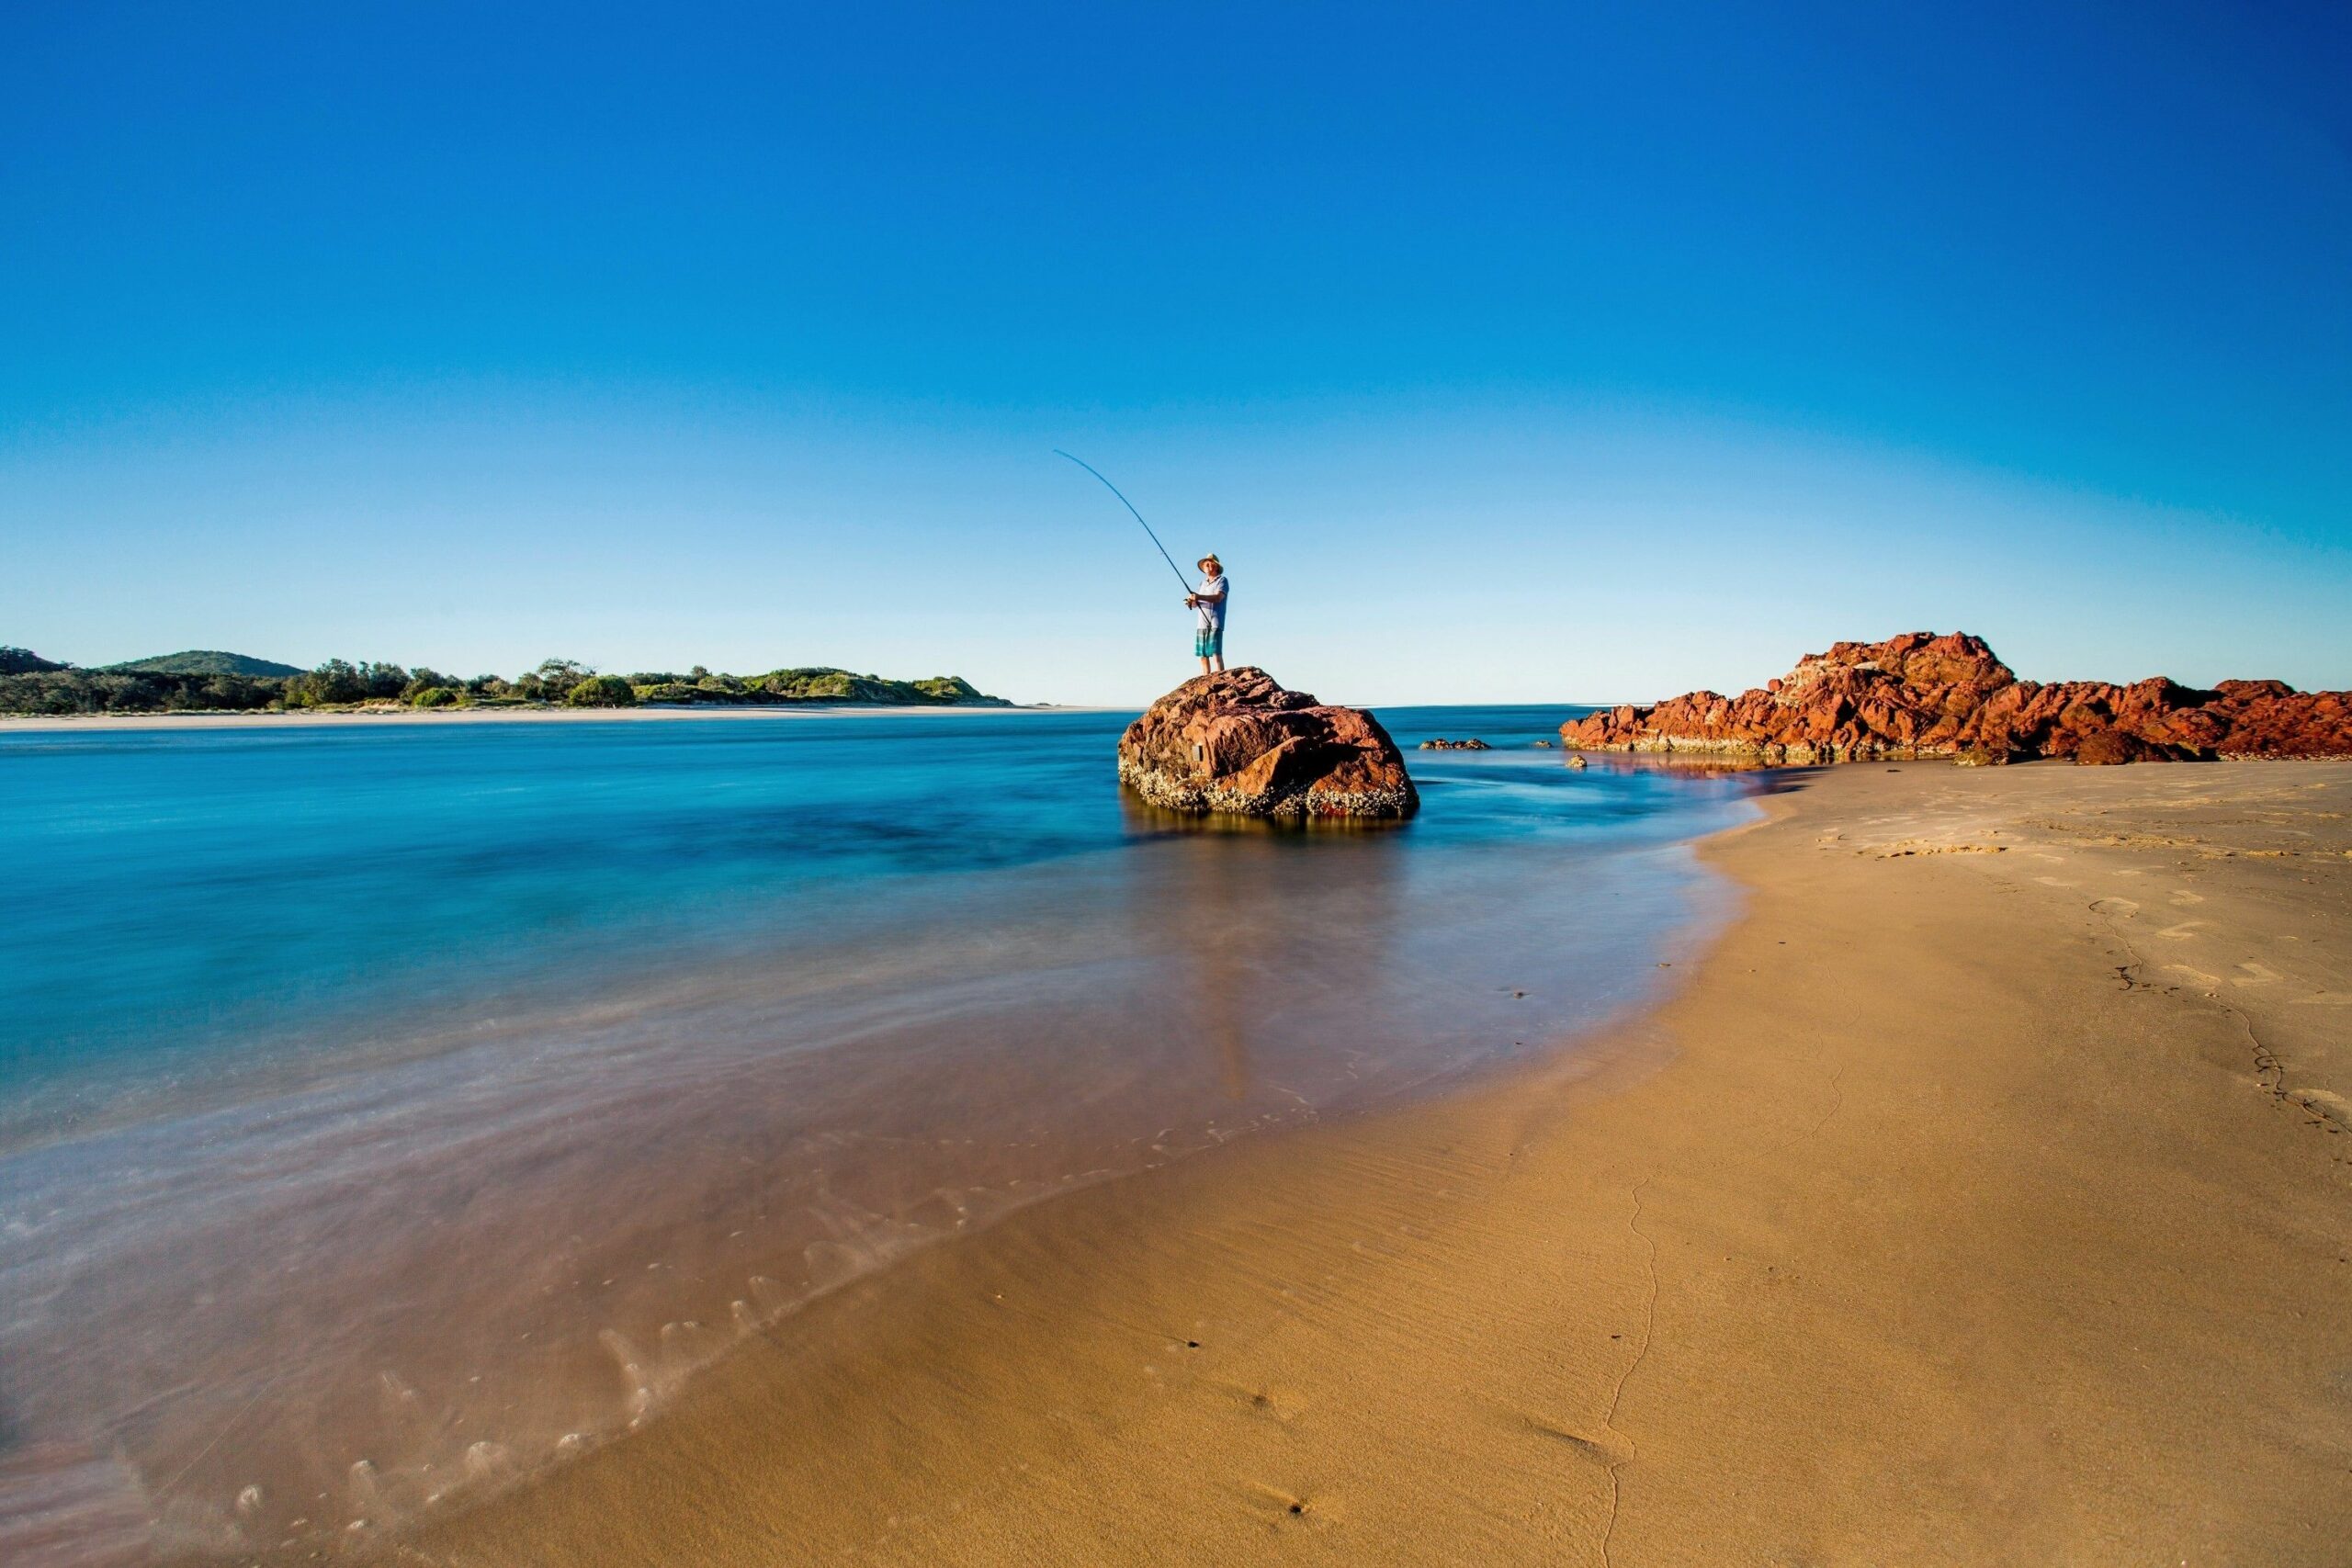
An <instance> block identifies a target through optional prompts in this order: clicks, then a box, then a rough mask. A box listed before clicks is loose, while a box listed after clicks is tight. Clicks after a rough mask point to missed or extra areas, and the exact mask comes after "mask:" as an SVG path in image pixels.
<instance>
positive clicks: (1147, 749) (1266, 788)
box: [1119, 666, 1421, 817]
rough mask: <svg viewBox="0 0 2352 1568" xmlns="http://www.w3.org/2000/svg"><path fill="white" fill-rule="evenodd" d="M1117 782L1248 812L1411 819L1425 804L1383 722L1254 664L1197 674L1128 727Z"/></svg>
mask: <svg viewBox="0 0 2352 1568" xmlns="http://www.w3.org/2000/svg"><path fill="white" fill-rule="evenodd" d="M1119 781H1120V782H1121V783H1122V784H1125V785H1127V786H1128V787H1129V788H1131V789H1133V790H1134V791H1135V792H1136V794H1137V795H1142V796H1143V797H1144V798H1145V799H1146V800H1148V801H1150V802H1151V803H1152V804H1154V805H1155V806H1164V807H1169V808H1170V809H1171V810H1175V811H1188V812H1202V813H1205V812H1211V811H1227V812H1234V813H1237V814H1239V815H1242V816H1247V817H1410V816H1411V815H1412V814H1413V813H1414V812H1416V811H1418V810H1419V809H1420V804H1421V801H1420V795H1419V793H1418V792H1416V791H1415V790H1414V788H1413V781H1412V778H1411V777H1410V775H1408V773H1406V772H1405V758H1404V755H1403V753H1401V752H1399V751H1398V750H1397V743H1396V742H1395V741H1394V740H1391V739H1389V738H1388V731H1386V730H1385V729H1383V728H1381V727H1380V721H1379V720H1378V719H1376V718H1374V717H1373V716H1372V715H1370V714H1368V713H1365V712H1364V711H1363V710H1362V709H1360V708H1342V707H1327V706H1325V705H1322V704H1320V703H1317V701H1316V700H1315V699H1314V698H1313V697H1311V696H1308V695H1307V694H1306V693H1304V692H1287V691H1284V690H1283V688H1282V687H1281V686H1280V685H1278V684H1277V683H1276V682H1275V681H1274V678H1273V677H1272V676H1271V675H1269V674H1267V673H1266V672H1265V671H1263V670H1259V669H1254V668H1250V667H1247V666H1245V667H1243V668H1242V669H1239V670H1228V671H1224V672H1223V673H1221V674H1216V675H1196V676H1194V677H1193V679H1192V680H1190V681H1187V682H1184V683H1183V684H1182V685H1181V686H1179V687H1177V688H1176V689H1175V690H1174V691H1172V692H1170V693H1169V694H1167V695H1166V696H1164V697H1162V698H1160V699H1159V701H1158V702H1156V703H1154V704H1152V705H1151V706H1150V708H1149V709H1148V710H1147V711H1146V712H1145V714H1144V716H1142V717H1141V718H1139V719H1137V720H1136V721H1135V722H1134V723H1133V724H1131V725H1129V726H1127V732H1126V733H1125V735H1123V736H1121V737H1120V738H1119Z"/></svg>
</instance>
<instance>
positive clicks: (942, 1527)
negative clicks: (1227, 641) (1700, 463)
mask: <svg viewBox="0 0 2352 1568" xmlns="http://www.w3.org/2000/svg"><path fill="white" fill-rule="evenodd" d="M1890 772H1892V773H1897V774H1898V775H1899V776H1897V777H1893V778H1890V777H1888V776H1887V774H1888V773H1890ZM2348 803H2352V767H2346V766H2344V765H2342V764H2328V763H2318V764H2312V765H2309V766H2306V767H2299V768H2294V769H2286V770H2280V769H2269V768H2266V767H2265V766H2264V765H2263V764H2260V763H2241V764H2227V763H2223V764H2211V765H2208V766H2206V767H2202V768H2197V769H2190V768H2186V767H2183V768H2179V769H2161V770H2160V769H2132V770H2129V771H2128V772H2127V771H2124V770H2097V771H2092V770H2078V769H2074V768H2070V767H2061V768H2054V769H2053V768H2050V767H2048V766H2040V767H2021V768H2016V769H2011V770H2006V771H1995V770H1977V771H1969V770H1953V769H1950V768H1939V767H1934V766H1932V765H1929V766H1917V765H1915V766H1911V767H1906V768H1903V769H1900V770H1882V769H1881V768H1879V767H1876V766H1870V767H1851V768H1848V769H1841V770H1838V771H1836V772H1834V773H1829V774H1816V775H1814V776H1812V777H1810V778H1807V779H1805V780H1804V781H1803V782H1802V786H1801V788H1800V790H1799V791H1798V792H1797V793H1796V794H1794V795H1782V796H1780V797H1777V798H1775V799H1774V800H1773V801H1771V802H1770V805H1769V810H1770V818H1768V820H1766V821H1765V822H1762V823H1759V824H1755V825H1751V826H1749V827H1747V828H1743V829H1733V830H1732V831H1731V832H1729V833H1727V834H1724V835H1721V836H1718V837H1717V838H1715V839H1714V840H1710V841H1708V842H1707V843H1706V844H1705V845H1704V846H1703V849H1702V853H1703V854H1704V855H1705V857H1706V858H1707V859H1708V860H1709V861H1710V862H1711V863H1713V864H1715V865H1716V866H1717V867H1718V868H1719V869H1722V870H1724V871H1725V872H1726V873H1728V874H1730V875H1731V876H1732V877H1733V878H1734V879H1735V880H1736V881H1737V882H1738V883H1739V884H1740V885H1741V886H1742V887H1743V888H1744V889H1745V897H1746V898H1747V907H1746V909H1745V912H1744V914H1743V915H1742V916H1741V917H1740V918H1739V919H1737V920H1736V922H1735V923H1734V924H1733V926H1732V927H1731V928H1730V929H1729V930H1728V931H1724V932H1723V933H1722V935H1721V936H1720V937H1719V939H1718V941H1717V942H1716V945H1715V946H1714V948H1713V950H1712V951H1711V952H1710V953H1707V954H1706V956H1705V957H1704V958H1703V959H1702V961H1701V962H1700V964H1698V965H1697V969H1696V973H1695V974H1694V975H1693V976H1691V978H1690V979H1688V980H1687V981H1686V982H1685V988H1684V989H1682V990H1681V991H1680V992H1679V994H1677V995H1674V996H1672V997H1671V998H1668V1000H1666V1001H1665V1002H1664V1003H1663V1004H1662V1005H1661V1006H1660V1007H1658V1008H1657V1010H1654V1011H1653V1012H1651V1013H1649V1014H1647V1015H1646V1016H1645V1017H1643V1018H1642V1019H1640V1020H1638V1021H1634V1022H1631V1023H1629V1024H1628V1025H1626V1026H1625V1027H1623V1028H1621V1029H1618V1030H1615V1031H1613V1032H1611V1033H1610V1034H1609V1035H1608V1037H1607V1040H1606V1045H1607V1049H1606V1050H1605V1051H1603V1052H1602V1053H1600V1058H1599V1059H1600V1060H1601V1061H1602V1063H1603V1065H1602V1066H1601V1067H1600V1070H1599V1071H1598V1072H1596V1073H1594V1074H1593V1075H1592V1076H1591V1077H1589V1078H1587V1079H1586V1081H1583V1082H1581V1083H1572V1082H1570V1081H1569V1079H1571V1078H1573V1077H1575V1075H1576V1069H1575V1068H1574V1067H1573V1066H1572V1065H1571V1066H1569V1067H1568V1070H1567V1071H1566V1072H1565V1073H1564V1072H1563V1071H1562V1070H1561V1068H1560V1067H1557V1066H1555V1068H1553V1069H1550V1070H1545V1071H1538V1072H1535V1073H1532V1074H1531V1075H1530V1076H1529V1077H1524V1078H1519V1079H1515V1080H1514V1081H1512V1082H1510V1083H1508V1084H1506V1085H1503V1086H1500V1087H1497V1088H1486V1089H1472V1090H1470V1091H1468V1092H1466V1093H1464V1094H1463V1095H1461V1096H1458V1097H1456V1098H1453V1099H1450V1100H1442V1101H1438V1102H1434V1103H1430V1104H1427V1105H1422V1106H1417V1107H1413V1108H1409V1109H1407V1110H1402V1111H1386V1112H1380V1113H1377V1114H1374V1115H1372V1116H1369V1117H1366V1118H1363V1119H1362V1120H1360V1121H1356V1122H1341V1123H1327V1124H1322V1125H1317V1126H1312V1127H1308V1128H1306V1129H1303V1130H1300V1131H1298V1132H1296V1133H1293V1134H1284V1135H1282V1136H1279V1137H1271V1138H1264V1139H1259V1140H1251V1141H1245V1142H1243V1143H1240V1144H1237V1145H1231V1146H1229V1147H1228V1148H1227V1149H1225V1150H1221V1151H1218V1152H1217V1154H1216V1155H1215V1156H1208V1157H1203V1158H1199V1159H1195V1160H1192V1161H1184V1162H1179V1163H1178V1164H1176V1165H1174V1166H1171V1167H1169V1168H1164V1169H1162V1170H1159V1171H1154V1172H1149V1173H1147V1174H1145V1175H1142V1176H1137V1177H1132V1178H1128V1179H1124V1180H1122V1181H1119V1182H1114V1183H1109V1184H1106V1185H1104V1186H1103V1187H1101V1188H1097V1189H1091V1190H1087V1191H1084V1192H1080V1193H1077V1194H1073V1195H1071V1196H1069V1197H1066V1198H1062V1199H1059V1200H1057V1201H1053V1202H1050V1203H1046V1204H1041V1205H1038V1206H1036V1207H1035V1208H1032V1209H1029V1210H1025V1211H1023V1212H1022V1213H1016V1214H1014V1215H1012V1216H1010V1217H1008V1218H1007V1219H1006V1220H1004V1221H1003V1222H1001V1224H998V1225H996V1226H994V1227H992V1228H990V1229H989V1231H987V1232H985V1233H983V1234H981V1235H977V1236H974V1237H971V1238H969V1239H967V1240H964V1241H959V1242H956V1243H953V1244H950V1245H948V1246H944V1247H937V1248H933V1249H929V1250H928V1251H926V1252H924V1253H922V1254H919V1255H917V1256H915V1257H914V1258H910V1259H909V1260H907V1262H906V1263H904V1264H903V1265H901V1266H899V1267H897V1268H894V1269H889V1270H886V1271H885V1272H884V1273H882V1274H880V1275H877V1276H875V1277H873V1278H871V1279H869V1280H863V1281H860V1282H859V1283H857V1284H855V1285H853V1286H851V1287H848V1288H846V1289H844V1290H843V1291H842V1292H838V1293H837V1294H835V1295H834V1296H831V1297H828V1298H826V1299H825V1300H823V1301H821V1302H820V1303H816V1304H814V1305H812V1306H811V1307H810V1308H809V1309H807V1310H806V1311H805V1312H804V1313H802V1314H797V1316H796V1317H795V1318H794V1319H791V1320H788V1321H787V1322H786V1324H785V1325H780V1326H779V1327H778V1328H776V1329H774V1330H771V1331H769V1332H767V1333H764V1334H762V1335H758V1336H753V1337H751V1338H750V1339H748V1340H747V1341H746V1343H745V1345H744V1346H743V1347H742V1348H741V1350H740V1351H739V1352H738V1353H737V1356H736V1357H735V1359H733V1360H732V1361H731V1362H730V1364H729V1366H727V1367H726V1368H724V1369H722V1370H721V1371H718V1372H717V1373H715V1374H714V1375H712V1376H711V1377H710V1378H708V1379H707V1381H705V1382H700V1383H698V1384H696V1385H695V1386H693V1387H690V1388H689V1390H688V1391H687V1392H686V1393H685V1394H684V1396H682V1397H681V1398H680V1399H679V1401H678V1402H677V1404H675V1406H674V1407H673V1408H671V1409H669V1410H668V1411H666V1412H665V1413H664V1414H663V1415H662V1416H661V1418H659V1419H657V1420H654V1421H651V1422H650V1423H649V1424H648V1425H647V1426H646V1427H644V1428H643V1429H642V1430H640V1431H639V1432H637V1433H634V1434H631V1435H629V1436H627V1437H624V1438H620V1439H618V1440H616V1441H614V1442H612V1443H610V1444H608V1445H606V1446H605V1447H603V1448H601V1449H599V1450H595V1451H594V1452H591V1453H589V1454H588V1455H586V1456H584V1457H583V1458H582V1459H581V1460H580V1461H576V1462H575V1463H573V1464H571V1465H569V1466H565V1467H563V1468H561V1469H560V1470H558V1471H556V1472H551V1473H549V1474H548V1475H547V1476H545V1477H544V1478H542V1479H540V1480H537V1481H535V1482H533V1483H528V1484H526V1485H524V1486H522V1487H519V1488H517V1489H515V1490H514V1491H512V1492H510V1493H508V1494H506V1495H503V1496H499V1497H495V1498H492V1499H490V1500H488V1501H487V1502H485V1503H484V1504H482V1505H481V1506H479V1507H478V1508H476V1509H474V1510H472V1511H470V1512H469V1513H467V1514H464V1515H462V1516H459V1517H455V1518H453V1519H451V1520H448V1521H447V1522H445V1523H440V1524H436V1525H435V1526H434V1527H433V1528H431V1529H426V1530H424V1531H422V1532H420V1533H418V1534H416V1535H413V1536H409V1537H406V1538H405V1540H403V1542H402V1544H403V1546H404V1547H405V1548H406V1549H408V1550H411V1551H417V1552H421V1553H422V1554H423V1555H424V1556H425V1557H426V1558H428V1559H429V1560H432V1561H446V1562H464V1563H467V1564H469V1565H471V1564H487V1563H500V1562H515V1563H522V1562H535V1563H546V1562H577V1563H605V1562H612V1563H618V1562H642V1561H648V1560H663V1559H667V1560H673V1561H684V1560H692V1561H697V1562H718V1563H732V1562H747V1563H748V1562H755V1561H768V1560H772V1559H773V1553H774V1551H775V1548H776V1547H777V1546H778V1545H779V1544H785V1545H788V1546H790V1547H791V1548H793V1549H795V1550H796V1551H799V1552H801V1553H802V1554H804V1555H806V1556H809V1557H811V1558H813V1557H817V1556H820V1555H826V1554H831V1553H847V1554H851V1555H861V1554H862V1555H864V1556H866V1557H868V1558H870V1559H875V1560H881V1561H967V1562H1037V1561H1046V1562H1087V1561H1105V1560H1139V1559H1141V1558H1144V1557H1148V1556H1149V1555H1151V1554H1152V1553H1153V1552H1154V1551H1158V1552H1160V1553H1162V1554H1165V1553H1166V1552H1168V1551H1171V1550H1172V1551H1179V1552H1180V1553H1181V1554H1182V1555H1183V1556H1185V1557H1186V1558H1187V1559H1188V1560H1205V1561H1224V1560H1230V1559H1238V1558H1239V1557H1240V1556H1242V1555H1244V1554H1252V1553H1256V1552H1260V1551H1265V1550H1269V1549H1280V1550H1283V1551H1287V1552H1288V1553H1290V1554H1291V1555H1295V1556H1297V1557H1300V1558H1304V1559H1309V1560H1316V1561H1329V1562H1348V1561H1363V1560H1367V1559H1369V1558H1375V1557H1376V1558H1378V1559H1380V1560H1384V1561H1397V1562H1460V1561H1471V1560H1478V1561H1488V1562H1539V1561H1540V1562H1559V1561H1579V1562H1583V1561H1589V1562H1644V1561H1653V1562H1745V1561H1783V1560H1789V1559H1792V1558H1800V1559H1805V1560H1822V1561H1841V1562H1844V1561H1902V1562H2050V1561H2074V1562H2094V1561H2097V1562H2143V1561H2154V1560H2156V1558H2157V1557H2158V1556H2159V1555H2162V1556H2163V1557H2164V1560H2165V1561H2179V1560H2181V1559H2183V1558H2187V1559H2188V1560H2189V1561H2198V1562H2203V1561H2212V1562H2232V1561H2256V1560H2259V1561H2264V1562H2309V1563H2312V1564H2318V1563H2322V1562H2335V1561H2336V1560H2337V1558H2336V1553H2337V1551H2338V1549H2339V1548H2340V1543H2341V1541H2342V1540H2345V1539H2346V1538H2347V1536H2352V1498H2348V1497H2347V1494H2346V1488H2345V1487H2344V1486H2343V1485H2342V1478H2343V1475H2344V1473H2345V1470H2346V1462H2347V1460H2352V1401H2347V1399H2346V1396H2345V1393H2344V1389H2343V1384H2344V1382H2346V1377H2347V1369H2352V1265H2347V1264H2346V1261H2345V1258H2346V1257H2347V1256H2352V1224H2347V1223H2346V1218H2345V1215H2346V1204H2345V1198H2346V1195H2347V1191H2352V1178H2347V1172H2348V1171H2352V1162H2348V1161H2347V1155H2346V1149H2347V1146H2352V1136H2347V1135H2346V1127H2347V1126H2352V1119H2347V1117H2346V1107H2347V1105H2352V1101H2347V1100H2346V1098H2345V1095H2346V1091H2347V1090H2352V1046H2346V1045H2345V1044H2343V1043H2338V1042H2336V1041H2335V1038H2334V1035H2333V1033H2332V1032H2331V1029H2332V1026H2333V1024H2334V1023H2335V1021H2337V1020H2338V1019H2339V1017H2340V1014H2339V1012H2338V1011H2337V1010H2338V1008H2339V1007H2340V1006H2341V1005H2342V1003H2343V1002H2344V1001H2345V1000H2346V999H2347V998H2352V966H2347V962H2346V955H2345V954H2344V953H2342V952H2340V951H2339V950H2338V941H2337V939H2338V938H2340V934H2341V933H2342V931H2344V929H2345V924H2346V913H2347V908H2352V901H2348V900H2347V894H2352V859H2346V852H2352V831H2347V830H2346V828H2345V827H2344V825H2343V818H2344V817H2345V813H2344V811H2343V810H2342V809H2340V808H2341V807H2345V806H2346V805H2347V804H2348ZM2330 810H2332V811H2333V813H2334V814H2333V816H2329V815H2327V812H2328V811H2330ZM2183 822H2186V823H2188V824H2189V827H2188V828H2183V827H2181V826H2180V824H2181V823H2183ZM2249 822H2252V823H2254V824H2256V825H2255V826H2253V827H2249V826H2247V824H2248V823H2249ZM2335 840H2344V841H2343V842H2342V843H2340V844H2339V843H2337V842H2336V841H2335ZM2116 889H2121V890H2122V891H2116ZM2131 895H2136V897H2132V896H2131ZM2160 911H2161V912H2160ZM2184 911H2194V912H2193V913H2186V914H2184ZM2184 927H2186V929H2185V930H2184V929H2183V928H2184ZM2249 944H2251V945H2249ZM2152 949H2154V950H2155V951H2156V952H2157V953H2159V954H2160V955H2161V962H2159V960H2158V959H2156V958H2151V957H2150V956H2149V955H2148V954H2149V953H2150V950H2152ZM2242 949H2243V950H2245V951H2246V952H2248V953H2259V954H2260V956H2259V957H2253V958H2251V959H2250V960H2249V961H2247V962H2243V963H2239V964H2235V965H2234V966H2233V965H2231V964H2226V963H2225V962H2224V960H2225V959H2227V958H2228V957H2229V956H2230V954H2232V953H2236V952H2238V951H2239V950H2242ZM2209 950H2210V951H2209ZM2249 1041H2252V1042H2253V1044H2252V1045H2250V1044H2249ZM1575 1059H1576V1057H1575V1055H1574V1054H1571V1058H1570V1062H1571V1064H1573V1062H1574V1060H1575ZM1585 1059H1587V1060H1590V1059H1593V1058H1591V1057H1587V1058H1585Z"/></svg>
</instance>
